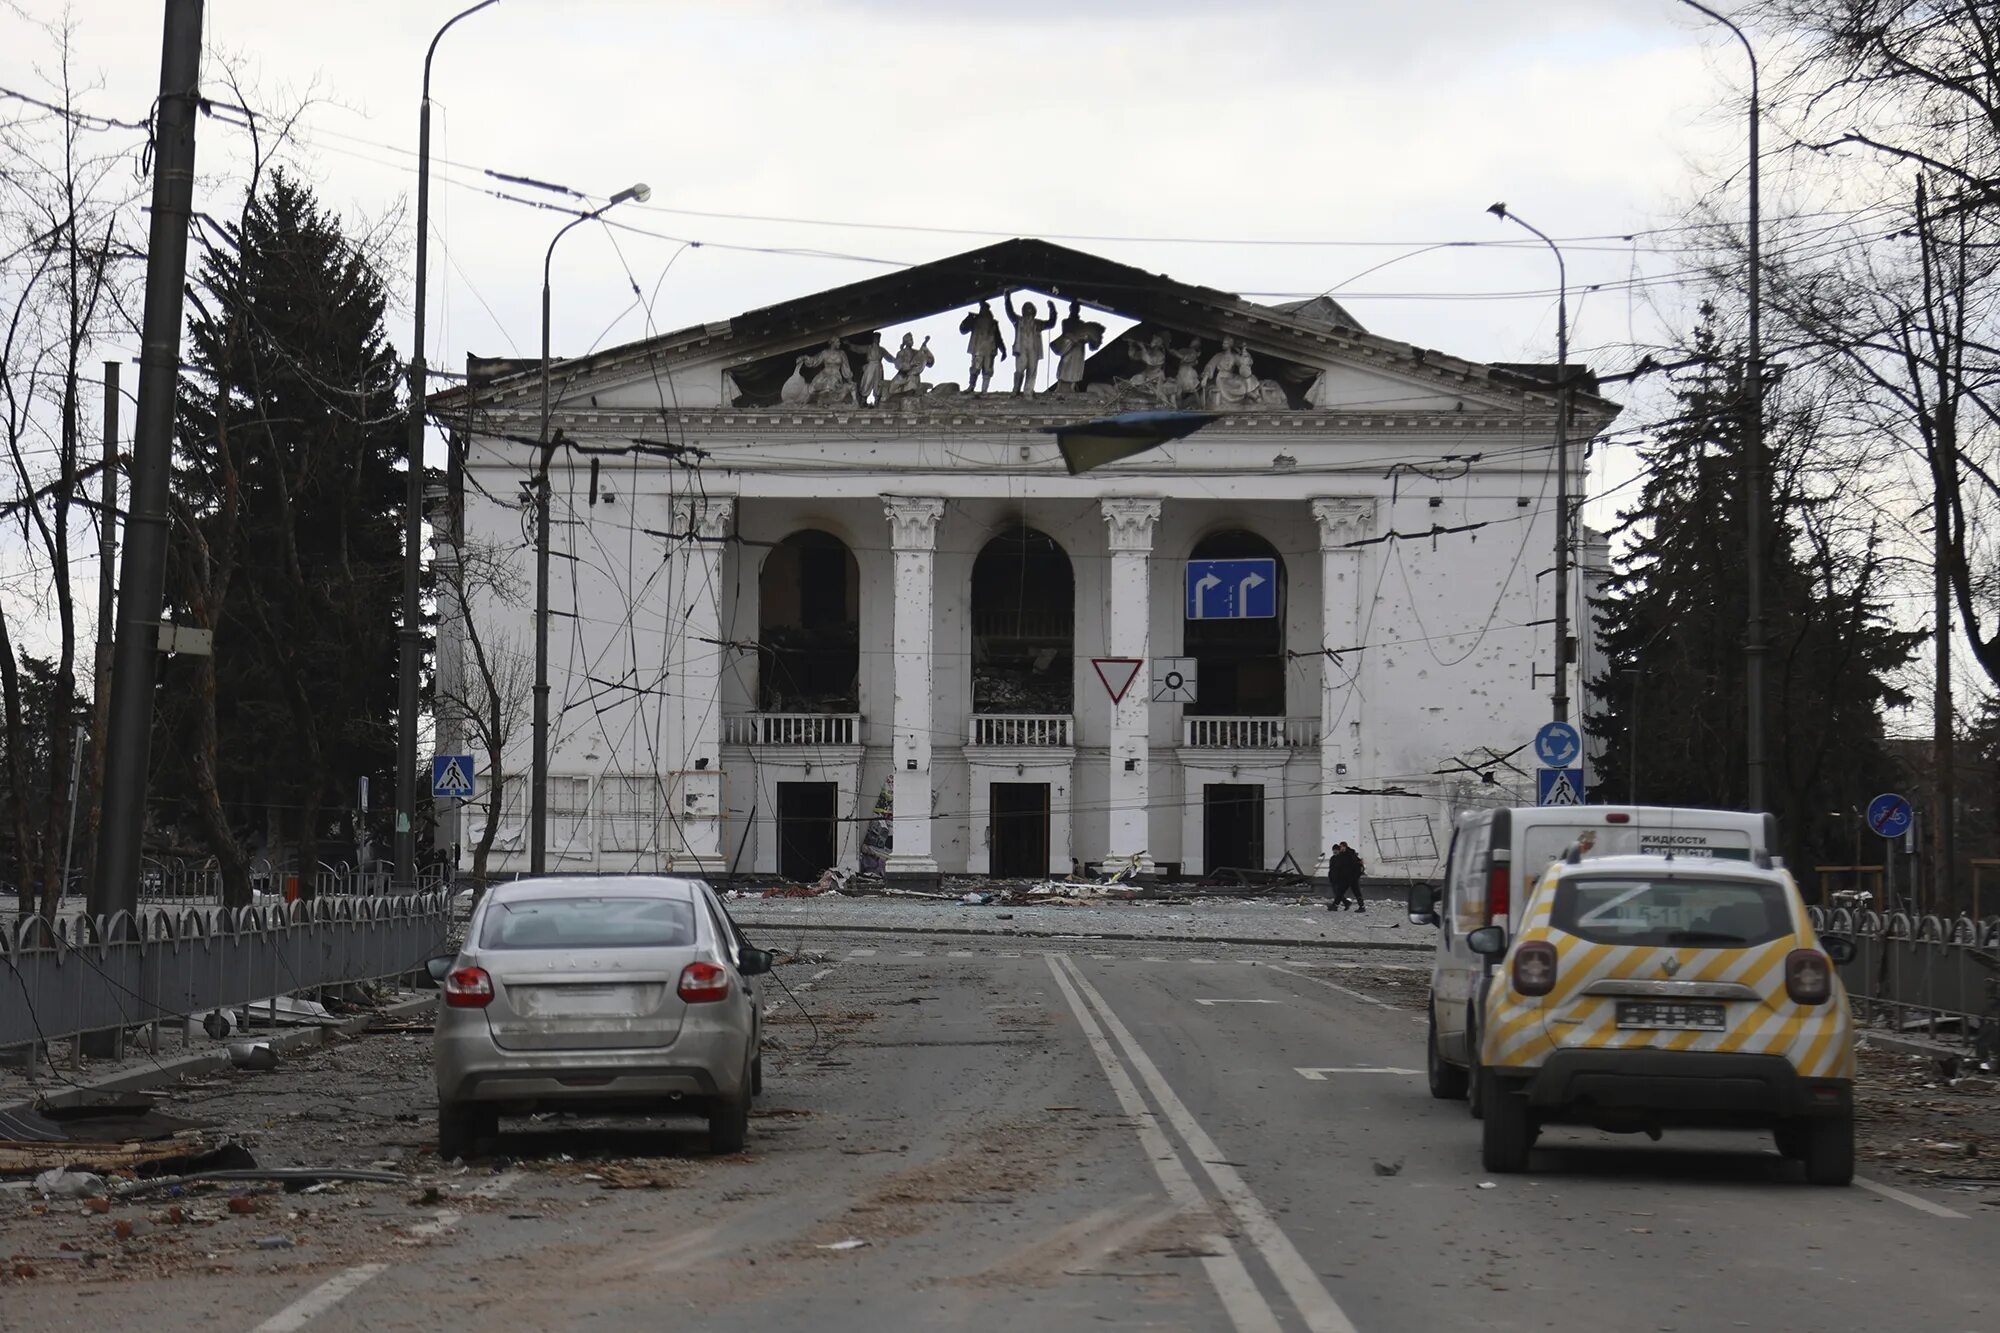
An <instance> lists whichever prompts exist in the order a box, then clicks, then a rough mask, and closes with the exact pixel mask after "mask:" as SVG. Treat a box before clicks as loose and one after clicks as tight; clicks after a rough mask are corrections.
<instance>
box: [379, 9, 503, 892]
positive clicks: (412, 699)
mask: <svg viewBox="0 0 2000 1333" xmlns="http://www.w3.org/2000/svg"><path fill="white" fill-rule="evenodd" d="M499 2H500V0H480V3H478V4H476V5H473V6H472V7H471V8H469V9H466V10H462V11H460V12H459V13H457V14H454V15H452V16H451V18H450V19H448V20H447V21H446V22H445V25H444V26H443V27H442V28H439V29H438V30H437V34H436V35H435V36H433V37H432V38H431V44H430V49H429V50H427V51H425V52H424V97H423V106H422V109H421V110H420V111H419V113H418V119H417V293H416V296H417V300H416V306H417V308H416V327H415V329H414V330H413V331H412V333H411V337H410V432H409V446H408V449H407V451H406V455H405V456H406V458H407V460H408V466H409V470H410V472H409V476H408V477H406V478H405V479H404V483H403V628H402V632H401V633H399V634H398V635H397V636H396V637H397V652H396V666H397V677H396V711H397V723H398V725H397V728H396V732H397V734H396V830H395V843H396V880H397V882H398V883H399V884H405V885H411V884H415V883H416V879H417V831H416V818H415V816H416V809H417V709H418V694H419V691H418V688H417V687H418V681H419V679H420V677H421V676H422V673H423V654H424V635H423V623H422V605H421V602H420V600H419V588H420V586H421V583H422V560H423V551H422V546H423V539H424V415H425V397H424V392H425V383H424V380H425V367H424V294H425V291H426V289H427V288H428V287H429V285H430V283H429V265H430V237H431V227H430V224H431V59H432V57H434V56H436V55H437V48H438V43H439V42H440V41H442V40H443V39H444V35H445V33H447V32H449V31H450V30H451V26H452V24H454V23H457V22H458V21H459V20H460V19H462V18H467V17H469V16H471V15H473V14H476V13H478V12H479V11H480V10H482V9H485V8H486V7H487V6H488V5H495V4H498V3H499Z"/></svg>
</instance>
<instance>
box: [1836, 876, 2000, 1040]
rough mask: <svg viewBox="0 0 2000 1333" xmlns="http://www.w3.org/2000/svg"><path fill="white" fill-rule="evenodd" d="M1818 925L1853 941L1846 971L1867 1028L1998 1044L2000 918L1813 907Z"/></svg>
mask: <svg viewBox="0 0 2000 1333" xmlns="http://www.w3.org/2000/svg"><path fill="white" fill-rule="evenodd" d="M1811 912H1812V920H1813V926H1814V928H1815V929H1817V930H1819V931H1820V932H1822V933H1824V934H1830V935H1845V936H1847V937H1848V938H1849V939H1852V940H1853V941H1854V946H1855V955H1854V960H1853V961H1852V962H1850V963H1847V964H1844V965H1843V966H1842V967H1841V969H1840V979H1841V982H1842V984H1843V985H1845V986H1846V987H1847V995H1848V1000H1849V1002H1850V1003H1851V1004H1852V1005H1853V1006H1854V1011H1855V1016H1856V1018H1857V1020H1858V1021H1860V1022H1861V1023H1863V1024H1865V1025H1867V1026H1870V1027H1875V1028H1878V1029H1879V1028H1887V1029H1890V1030H1893V1031H1898V1032H1906V1033H1911V1034H1915V1035H1922V1036H1927V1037H1932V1038H1937V1039H1940V1040H1947V1041H1962V1042H1965V1043H1966V1044H1968V1045H1974V1044H1979V1042H1980V1036H1981V1030H1982V1028H1984V1027H1986V1026H1988V1025H1995V1031H1993V1032H1987V1033H1985V1034H1984V1035H1985V1045H1986V1046H1989V1047H1990V1046H1991V1045H1992V1044H1993V1043H1994V1042H1995V1041H1996V1039H2000V916H1995V917H1988V918H1986V919H1985V920H1983V921H1981V920H1974V919H1973V918H1972V917H1969V916H1960V917H1938V916H1915V915H1912V914H1910V913H1907V912H1876V911H1871V910H1867V909H1856V908H1846V907H1838V908H1831V909H1829V908H1824V907H1814V908H1812V909H1811Z"/></svg>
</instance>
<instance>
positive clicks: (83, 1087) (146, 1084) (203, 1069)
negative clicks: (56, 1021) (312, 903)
mask: <svg viewBox="0 0 2000 1333" xmlns="http://www.w3.org/2000/svg"><path fill="white" fill-rule="evenodd" d="M436 1004H437V996H436V995H419V996H417V997H416V998H415V999H410V1000H399V1001H397V1002H396V1003H395V1004H392V1005H390V1006H389V1007H388V1008H386V1009H380V1010H376V1011H374V1012H372V1013H366V1014H354V1015H352V1016H350V1017H347V1018H343V1019H342V1020H341V1021H340V1022H338V1023H328V1024H324V1025H321V1026H314V1027H302V1028H295V1029H294V1030H292V1031H290V1032H274V1033H272V1034H271V1035H270V1036H269V1037H260V1036H251V1037H234V1038H231V1040H236V1041H268V1042H269V1043H270V1046H271V1049H272V1050H274V1051H276V1052H278V1053H279V1054H280V1055H284V1054H289V1053H291V1052H294V1051H308V1050H311V1049H313V1048H314V1047H316V1046H323V1045H325V1044H326V1038H327V1034H328V1033H329V1032H332V1033H337V1034H339V1035H340V1036H343V1037H354V1036H358V1035H360V1034H361V1033H362V1032H364V1031H366V1030H367V1028H368V1025H369V1024H370V1023H373V1022H374V1021H375V1020H376V1019H378V1018H400V1017H403V1016H405V1015H408V1014H418V1013H422V1012H424V1011H425V1010H427V1009H429V1008H431V1007H433V1006H434V1005H436ZM228 1067H229V1048H228V1045H227V1043H226V1042H218V1043H216V1048H215V1049H213V1050H206V1051H194V1052H191V1053H189V1054H186V1055H177V1056H174V1057H173V1058H172V1059H168V1060H161V1061H159V1062H158V1063H156V1064H148V1065H146V1066H145V1067H143V1068H140V1069H128V1070H125V1071H124V1072H122V1073H117V1074H106V1075H104V1076H103V1077H101V1078H95V1079H88V1080H85V1081H83V1082H81V1083H68V1084H65V1085H64V1086H63V1087H61V1088H60V1089H58V1090H56V1091H54V1092H50V1093H46V1094H44V1095H42V1096H39V1097H37V1098H35V1099H34V1101H33V1102H21V1103H17V1104H16V1105H15V1106H13V1107H8V1108H5V1109H8V1110H19V1109H26V1108H27V1107H29V1106H30V1105H40V1106H75V1105H77V1104H78V1103H80V1102H82V1101H83V1100H84V1099H86V1098H87V1097H89V1096H90V1095H91V1094H92V1093H98V1092H147V1091H150V1090H151V1089H153V1088H158V1087H165V1086H167V1085H169V1084H173V1083H178V1082H180V1081H181V1080H182V1079H184V1078H189V1077H192V1076H194V1075H197V1074H207V1073H212V1072H213V1071H215V1070H218V1069H227V1068H228Z"/></svg>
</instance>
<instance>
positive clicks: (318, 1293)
mask: <svg viewBox="0 0 2000 1333" xmlns="http://www.w3.org/2000/svg"><path fill="white" fill-rule="evenodd" d="M388 1268H389V1265H387V1264H361V1265H359V1266H358V1267H354V1268H350V1269H348V1270H347V1271H346V1272H344V1273H335V1274H334V1275H333V1276H332V1277H330V1278H328V1279H327V1280H326V1281H324V1282H322V1283H320V1284H319V1285H318V1286H317V1287H314V1288H313V1289H312V1290H311V1291H309V1292H307V1293H306V1294H305V1295H303V1296H301V1297H299V1298H298V1299H297V1300H295V1301H293V1302H292V1303H291V1304H290V1305H287V1306H286V1307H285V1308H284V1309H282V1310H280V1311H278V1313H276V1314H274V1315H272V1316H271V1317H270V1318H269V1319H266V1320H265V1321H264V1322H263V1323H261V1324H259V1325H257V1327H256V1328H255V1329H253V1330H251V1333H293V1330H295V1329H301V1328H304V1327H305V1326H306V1325H307V1324H310V1323H311V1322H312V1321H313V1320H315V1319H317V1318H319V1317H320V1316H321V1315H323V1314H325V1313H326V1312H327V1311H328V1310H331V1309H332V1308H333V1307H334V1306H336V1305H338V1304H340V1303H341V1302H342V1301H344V1300H346V1299H347V1298H348V1297H349V1296H352V1295H353V1294H354V1293H355V1292H357V1291H359V1290H361V1288H363V1287H365V1286H367V1285H368V1283H369V1282H371V1281H373V1280H374V1279H375V1278H376V1277H379V1276H380V1275H381V1274H383V1273H385V1272H387V1271H388Z"/></svg>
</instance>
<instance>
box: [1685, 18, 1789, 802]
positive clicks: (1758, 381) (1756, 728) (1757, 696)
mask: <svg viewBox="0 0 2000 1333" xmlns="http://www.w3.org/2000/svg"><path fill="white" fill-rule="evenodd" d="M1681 3H1682V4H1685V5H1686V6H1687V7H1688V8H1690V9H1695V10H1699V11H1700V12H1702V13H1703V14H1706V15H1708V16H1709V17H1710V18H1712V19H1714V20H1715V21H1716V22H1717V23H1720V24H1721V25H1722V26H1723V27H1725V28H1727V29H1729V31H1731V32H1733V33H1735V34H1736V40H1737V41H1739V42H1741V43H1742V44H1743V52H1744V54H1745V55H1747V56H1749V57H1750V245H1749V264H1750V272H1749V279H1748V284H1747V285H1748V288H1749V290H1748V292H1747V296H1748V299H1749V302H1750V346H1749V353H1748V359H1749V362H1750V364H1749V367H1748V370H1747V375H1746V378H1747V380H1748V385H1747V389H1748V391H1747V392H1746V393H1745V394H1744V395H1743V436H1744V440H1743V444H1744V455H1745V458H1744V469H1743V470H1744V487H1743V489H1744V491H1745V493H1746V500H1747V507H1748V521H1747V522H1746V523H1745V524H1744V526H1743V541H1744V553H1743V554H1744V560H1743V563H1744V566H1745V568H1746V569H1747V570H1748V572H1749V577H1748V583H1747V587H1746V588H1745V601H1746V602H1747V603H1748V605H1747V607H1746V608H1745V609H1746V611H1747V615H1746V617H1745V619H1746V620H1747V622H1748V623H1747V624H1746V625H1745V627H1744V634H1743V692H1744V694H1745V695H1747V696H1748V699H1747V701H1746V705H1745V710H1744V719H1743V721H1744V735H1743V750H1744V757H1745V758H1746V760H1747V761H1748V768H1749V770H1750V771H1749V790H1748V801H1747V804H1748V805H1749V807H1750V808H1751V809H1752V810H1763V809H1765V808H1766V806H1767V802H1766V797H1765V790H1766V780H1765V779H1766V775H1765V769H1766V765H1767V760H1766V758H1765V752H1764V732H1765V721H1764V656H1765V643H1764V509H1765V495H1764V488H1765V479H1766V473H1767V472H1768V471H1769V469H1768V466H1767V464H1766V461H1765V458H1764V359H1763V347H1762V346H1761V344H1760V342H1759V338H1758V334H1759V331H1760V330H1759V322H1760V320H1759V317H1760V315H1761V314H1762V310H1763V302H1762V296H1763V285H1762V284H1763V265H1762V264H1761V263H1760V262H1759V258H1760V257H1759V251H1758V245H1759V233H1760V231H1761V230H1762V229H1761V228H1760V227H1759V225H1758V195H1757V175H1758V165H1759V159H1760V156H1761V154H1760V153H1759V151H1758V144H1757V125H1758V121H1759V120H1761V119H1762V117H1761V116H1760V115H1759V114H1758V91H1757V49H1756V48H1755V47H1753V46H1751V45H1750V39H1749V38H1748V37H1746V36H1744V35H1743V29H1741V28H1739V27H1737V26H1736V25H1735V24H1734V23H1732V22H1730V20H1728V19H1726V18H1724V17H1723V16H1722V15H1720V14H1718V13H1716V12H1715V11H1714V10H1712V9H1710V8H1709V7H1708V6H1707V5H1704V4H1699V3H1697V0H1681Z"/></svg>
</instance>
